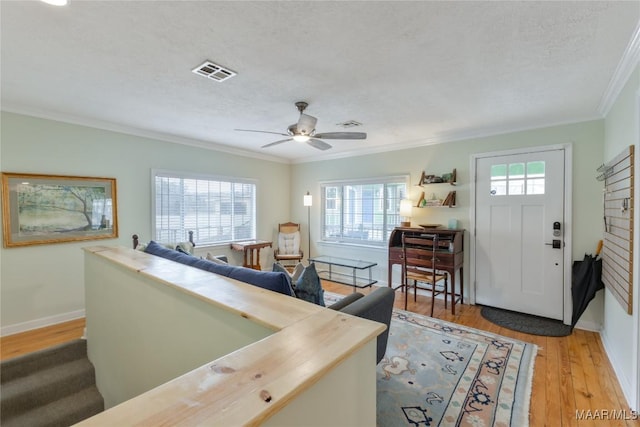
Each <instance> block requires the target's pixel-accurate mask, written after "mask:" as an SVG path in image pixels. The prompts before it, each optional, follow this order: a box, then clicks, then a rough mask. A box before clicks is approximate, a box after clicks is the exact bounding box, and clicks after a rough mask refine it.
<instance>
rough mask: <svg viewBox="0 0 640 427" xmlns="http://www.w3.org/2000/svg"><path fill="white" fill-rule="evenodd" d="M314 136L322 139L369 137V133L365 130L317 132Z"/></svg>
mask: <svg viewBox="0 0 640 427" xmlns="http://www.w3.org/2000/svg"><path fill="white" fill-rule="evenodd" d="M314 137H316V138H322V139H367V134H366V133H365V132H327V133H317V134H315V135H314Z"/></svg>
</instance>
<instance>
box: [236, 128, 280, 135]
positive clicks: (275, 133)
mask: <svg viewBox="0 0 640 427" xmlns="http://www.w3.org/2000/svg"><path fill="white" fill-rule="evenodd" d="M234 130H237V131H239V132H260V133H272V134H274V135H282V136H289V135H287V134H286V133H282V132H269V131H268V130H253V129H234Z"/></svg>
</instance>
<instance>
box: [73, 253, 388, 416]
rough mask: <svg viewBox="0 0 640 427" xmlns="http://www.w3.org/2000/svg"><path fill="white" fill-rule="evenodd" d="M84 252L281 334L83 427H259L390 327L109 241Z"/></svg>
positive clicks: (189, 373) (194, 371)
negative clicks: (167, 426)
mask: <svg viewBox="0 0 640 427" xmlns="http://www.w3.org/2000/svg"><path fill="white" fill-rule="evenodd" d="M84 249H85V251H86V252H88V253H91V254H94V255H96V256H99V257H102V258H105V259H108V260H110V261H112V262H114V263H116V264H118V265H120V266H121V267H123V268H125V269H129V270H134V271H136V272H138V273H140V274H143V275H145V276H147V277H149V278H152V279H153V280H154V281H157V282H159V283H160V284H163V285H166V286H170V287H173V288H175V289H179V290H181V291H183V292H185V293H186V294H190V295H192V296H194V297H195V298H198V299H200V300H202V301H205V302H207V303H210V304H212V305H215V306H218V307H223V308H225V309H226V310H228V311H230V312H233V313H237V314H238V315H240V316H242V317H245V318H247V319H250V320H252V321H254V322H257V323H260V324H262V325H265V326H267V327H268V328H270V329H273V330H274V334H273V335H270V336H268V337H266V338H264V339H262V340H260V341H257V342H255V343H253V344H250V345H248V346H246V347H244V348H241V349H239V350H237V351H235V352H232V353H230V354H227V355H225V356H223V357H221V358H218V359H216V360H214V361H211V362H210V363H207V364H205V365H203V366H201V367H199V368H196V369H194V370H192V371H191V372H188V373H186V374H185V375H182V376H180V377H178V378H175V379H173V380H171V381H169V382H167V383H165V384H162V385H160V386H158V387H156V388H154V389H152V390H150V391H148V392H146V393H143V394H141V395H139V396H137V397H134V398H133V399H130V400H128V401H126V402H123V403H121V404H119V405H117V406H115V407H113V408H111V409H109V410H107V411H105V412H103V413H101V414H98V415H96V416H94V417H92V418H89V419H87V420H85V421H83V422H81V423H80V424H78V425H81V426H104V425H125V424H126V425H154V426H161V425H171V426H174V425H175V426H179V425H190V426H192V425H203V424H208V423H210V422H211V420H212V419H215V424H216V425H234V426H235V425H258V424H260V423H261V422H263V421H265V420H266V419H268V418H269V417H270V416H272V415H273V414H275V413H276V412H277V411H279V410H280V409H282V408H283V407H285V406H286V405H287V404H288V403H289V402H290V401H291V400H293V399H294V398H295V397H296V396H297V395H299V394H300V393H301V392H303V391H304V390H306V389H308V388H309V387H311V386H312V385H313V384H315V383H316V382H317V381H318V380H319V379H320V378H322V377H323V376H324V375H326V374H327V373H328V372H329V371H331V369H332V368H334V367H335V366H337V365H338V364H340V363H341V362H342V361H343V360H345V359H346V358H348V357H349V356H350V355H352V354H353V353H355V352H356V351H358V350H359V349H361V348H362V347H363V346H364V345H365V344H366V343H367V342H370V341H371V340H374V339H376V337H377V336H378V335H379V334H381V333H382V332H383V331H384V330H385V328H386V327H385V325H383V324H381V323H377V322H372V321H369V320H365V319H361V318H358V317H354V316H350V315H346V314H342V313H340V312H336V311H333V310H329V309H326V308H324V307H319V306H316V305H313V304H310V303H307V302H305V301H300V300H297V299H296V298H292V297H287V296H285V295H282V294H278V293H275V292H272V291H268V290H264V289H260V288H258V287H256V286H253V285H249V284H246V283H243V282H239V281H236V280H234V279H230V278H227V277H222V276H219V275H216V274H214V273H210V272H207V271H203V270H199V269H196V268H194V267H190V266H186V265H182V264H179V263H176V262H173V261H170V260H166V259H163V258H160V257H157V256H153V255H149V254H146V253H144V252H141V251H135V250H133V249H129V248H123V247H108V246H93V247H89V248H84ZM212 280H213V282H212ZM284 361H293V362H292V363H283V362H284ZM372 362H373V363H375V361H372Z"/></svg>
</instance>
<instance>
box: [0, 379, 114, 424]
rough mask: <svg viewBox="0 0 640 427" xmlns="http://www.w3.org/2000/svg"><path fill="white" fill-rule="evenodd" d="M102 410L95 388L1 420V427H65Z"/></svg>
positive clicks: (101, 401) (89, 388)
mask: <svg viewBox="0 0 640 427" xmlns="http://www.w3.org/2000/svg"><path fill="white" fill-rule="evenodd" d="M103 410H104V400H103V399H102V396H101V395H100V393H99V392H98V389H97V388H96V387H95V386H91V387H88V388H86V389H83V390H80V391H78V392H76V393H74V394H71V395H68V396H66V397H64V398H61V399H59V400H56V401H55V402H51V403H49V404H48V405H45V406H40V407H38V408H35V409H33V410H31V411H29V412H26V413H24V414H21V415H18V416H16V417H11V418H7V419H5V417H4V414H2V415H3V417H2V418H3V419H2V427H26V426H28V427H66V426H70V425H72V424H76V423H78V422H80V421H82V420H85V419H87V418H89V417H92V416H93V415H96V414H98V413H100V412H102V411H103Z"/></svg>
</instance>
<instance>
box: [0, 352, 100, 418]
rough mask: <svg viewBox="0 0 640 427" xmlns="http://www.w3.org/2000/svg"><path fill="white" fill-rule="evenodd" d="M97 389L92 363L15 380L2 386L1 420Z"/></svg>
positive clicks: (60, 367)
mask: <svg viewBox="0 0 640 427" xmlns="http://www.w3.org/2000/svg"><path fill="white" fill-rule="evenodd" d="M92 385H95V371H94V368H93V365H92V364H91V362H89V359H87V358H84V359H78V360H73V361H71V362H67V363H63V364H61V365H58V366H53V367H50V368H48V369H45V370H40V371H37V372H35V373H34V374H33V375H29V376H23V377H19V378H16V379H15V380H13V381H9V382H6V383H4V384H2V399H1V400H0V416H1V421H2V425H4V420H5V417H15V416H18V415H20V414H21V413H23V412H28V411H31V410H33V409H34V408H36V407H38V406H43V405H48V404H49V403H51V402H53V401H55V400H57V399H60V398H63V397H65V396H67V395H70V394H75V393H77V392H78V391H79V390H83V389H85V388H87V387H89V386H92Z"/></svg>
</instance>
